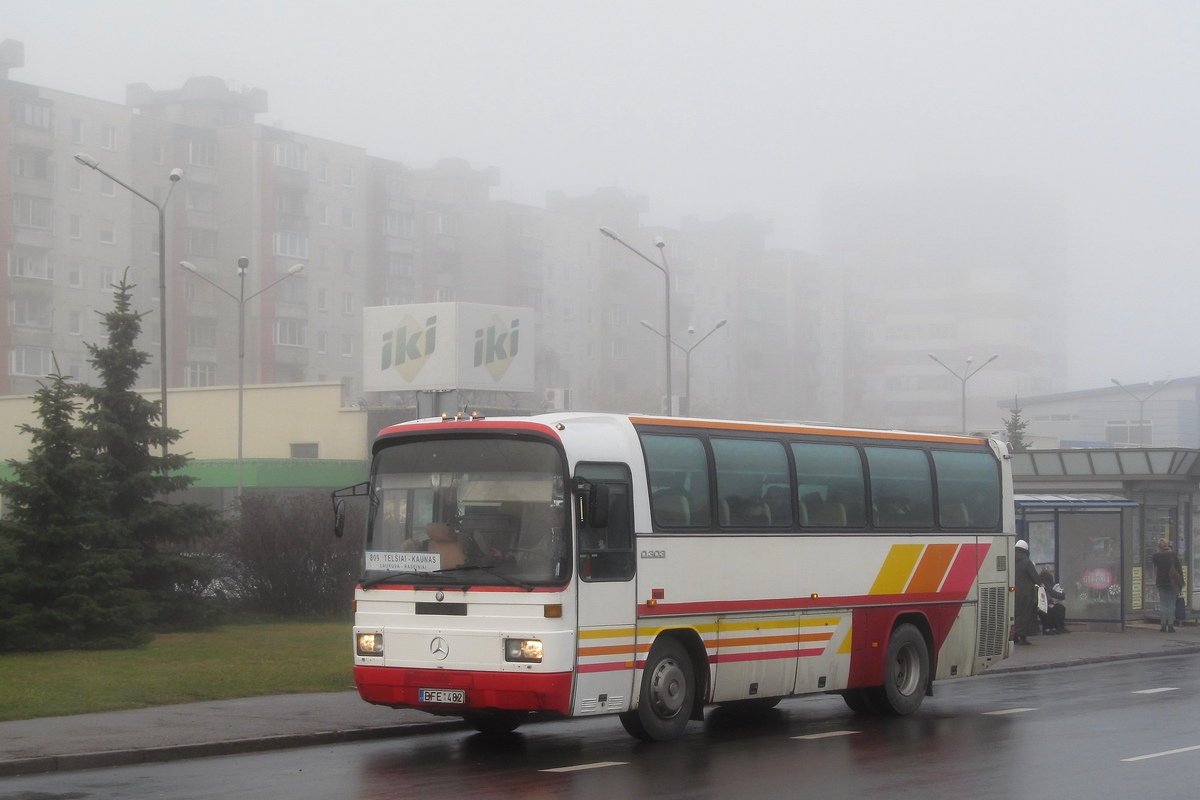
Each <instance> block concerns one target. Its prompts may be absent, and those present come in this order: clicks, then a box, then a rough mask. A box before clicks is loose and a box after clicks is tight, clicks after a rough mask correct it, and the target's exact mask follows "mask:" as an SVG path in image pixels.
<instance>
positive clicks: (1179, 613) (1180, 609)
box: [1175, 597, 1187, 622]
mask: <svg viewBox="0 0 1200 800" xmlns="http://www.w3.org/2000/svg"><path fill="white" fill-rule="evenodd" d="M1185 619H1187V603H1185V602H1183V598H1182V597H1176V598H1175V621H1176V622H1183V621H1184V620H1185Z"/></svg>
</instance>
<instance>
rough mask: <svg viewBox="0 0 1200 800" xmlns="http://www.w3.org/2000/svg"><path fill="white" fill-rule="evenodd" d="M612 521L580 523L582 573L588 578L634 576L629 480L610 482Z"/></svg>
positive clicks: (596, 579)
mask: <svg viewBox="0 0 1200 800" xmlns="http://www.w3.org/2000/svg"><path fill="white" fill-rule="evenodd" d="M607 486H608V525H606V526H605V527H603V528H595V527H592V526H590V525H587V524H583V523H581V524H580V526H579V575H580V577H581V578H583V579H584V580H585V581H626V580H629V579H630V578H632V577H633V572H634V552H633V520H632V513H631V506H630V502H629V485H628V484H617V483H612V484H607Z"/></svg>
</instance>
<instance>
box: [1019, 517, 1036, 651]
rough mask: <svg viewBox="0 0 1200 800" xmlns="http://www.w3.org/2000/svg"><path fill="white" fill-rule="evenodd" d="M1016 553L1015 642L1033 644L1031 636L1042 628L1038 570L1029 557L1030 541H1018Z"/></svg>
mask: <svg viewBox="0 0 1200 800" xmlns="http://www.w3.org/2000/svg"><path fill="white" fill-rule="evenodd" d="M1016 553H1017V557H1016V564H1015V565H1014V566H1015V570H1014V572H1015V581H1014V583H1013V586H1014V587H1015V589H1016V592H1015V593H1016V597H1015V598H1014V599H1015V601H1016V619H1015V622H1016V626H1015V628H1016V630H1015V631H1014V632H1013V642H1015V643H1016V644H1033V642H1031V641H1029V637H1030V636H1037V634H1038V631H1039V630H1041V627H1040V623H1039V622H1038V607H1037V584H1038V571H1037V567H1035V566H1034V565H1033V561H1031V560H1030V558H1029V543H1028V542H1026V541H1025V540H1024V539H1022V540H1021V541H1019V542H1017V549H1016Z"/></svg>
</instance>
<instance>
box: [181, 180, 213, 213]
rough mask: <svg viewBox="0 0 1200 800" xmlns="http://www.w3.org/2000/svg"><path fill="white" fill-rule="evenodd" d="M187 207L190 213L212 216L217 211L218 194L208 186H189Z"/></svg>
mask: <svg viewBox="0 0 1200 800" xmlns="http://www.w3.org/2000/svg"><path fill="white" fill-rule="evenodd" d="M187 207H188V210H189V211H200V212H202V213H205V214H212V213H214V212H215V211H216V210H217V193H216V192H215V191H213V189H212V188H211V187H208V186H195V185H192V186H188V189H187Z"/></svg>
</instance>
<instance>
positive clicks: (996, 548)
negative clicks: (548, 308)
mask: <svg viewBox="0 0 1200 800" xmlns="http://www.w3.org/2000/svg"><path fill="white" fill-rule="evenodd" d="M372 455H373V460H372V466H371V473H370V480H369V481H368V482H367V483H364V484H360V485H358V486H356V487H349V488H347V489H342V490H339V491H337V492H335V493H334V498H335V508H336V511H337V513H336V514H335V518H336V520H337V521H336V522H335V526H336V530H337V532H338V533H339V535H340V533H341V528H342V525H343V520H344V518H345V517H344V500H342V498H345V497H347V496H351V495H363V494H365V495H366V496H367V498H368V501H369V511H368V513H367V524H366V547H365V555H364V571H363V575H362V579H361V581H360V583H359V586H358V587H357V589H356V592H355V618H354V679H355V683H356V684H357V686H358V691H359V693H360V695H361V696H362V698H363V699H364V700H366V701H368V702H371V703H376V704H380V705H386V706H393V707H396V708H416V709H421V710H423V711H428V712H430V713H433V714H440V715H454V716H459V717H462V718H463V719H465V720H466V721H467V722H468V723H470V724H471V725H473V726H474V727H475V728H477V729H479V730H484V731H508V730H513V729H515V728H516V727H517V726H518V725H519V724H520V723H521V721H522V720H523V719H524V718H525V717H526V716H527V715H530V714H539V715H543V716H544V715H551V716H562V717H568V716H593V715H597V714H617V715H619V716H620V719H621V722H622V724H623V725H624V726H625V728H626V729H627V730H628V731H629V732H630V733H631V734H632V735H634V736H636V737H639V738H642V739H648V740H666V739H670V738H672V737H675V736H677V735H679V734H680V733H681V732H682V731H683V729H684V727H685V726H686V725H687V722H688V720H700V719H703V710H704V707H705V706H706V705H707V704H711V703H717V704H723V705H727V704H737V705H739V706H744V707H763V708H766V707H770V706H772V705H774V704H776V703H777V702H779V700H780V699H781V698H785V697H791V696H794V695H803V694H811V693H818V692H820V693H829V692H834V693H838V694H840V695H841V696H842V697H843V698H845V701H846V703H847V705H849V706H850V708H851V709H853V710H854V711H856V712H860V713H874V714H909V713H912V712H913V711H915V710H916V709H917V707H918V706H919V705H920V704H921V701H922V699H923V698H924V696H926V695H929V694H932V692H933V686H934V683H935V681H938V680H945V679H949V678H955V677H962V676H966V675H975V674H977V673H979V672H980V671H982V670H984V669H985V668H987V667H988V666H989V665H991V664H995V663H997V662H998V661H1000V660H1002V659H1004V658H1005V657H1006V656H1007V655H1008V654H1009V652H1010V648H1011V644H1010V641H1009V639H1010V628H1011V625H1012V616H1013V604H1012V600H1011V598H1012V589H1011V587H1012V580H1013V573H1012V563H1013V559H1012V554H1013V543H1014V536H1013V532H1014V520H1013V514H1014V512H1013V502H1012V478H1011V472H1010V467H1009V461H1008V460H1007V457H1006V456H1007V450H1006V447H1005V445H1004V444H1002V443H1000V442H997V441H993V440H989V439H984V438H975V437H969V436H948V435H938V434H922V433H903V432H896V431H874V430H859V429H846V428H830V427H817V426H810V425H793V424H774V423H771V424H760V423H752V422H732V421H717V420H699V419H680V418H663V417H641V416H628V415H620V414H588V413H557V414H549V415H543V416H535V417H522V418H496V419H483V418H478V417H473V416H472V417H464V416H461V415H460V416H456V417H452V418H443V419H429V420H418V421H414V422H408V423H404V424H400V425H395V426H392V427H389V428H386V429H384V430H383V431H381V432H380V434H379V436H378V438H377V439H376V441H375V443H374V446H373V454H372Z"/></svg>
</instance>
